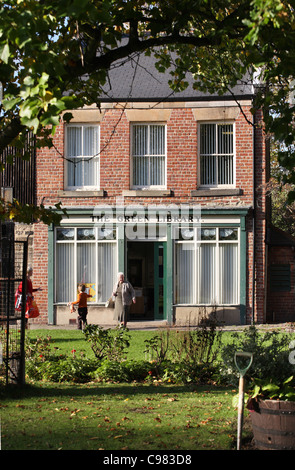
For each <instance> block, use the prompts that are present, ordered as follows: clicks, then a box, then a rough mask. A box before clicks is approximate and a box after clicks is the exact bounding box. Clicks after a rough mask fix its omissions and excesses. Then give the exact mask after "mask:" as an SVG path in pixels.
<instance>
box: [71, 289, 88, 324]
mask: <svg viewBox="0 0 295 470" xmlns="http://www.w3.org/2000/svg"><path fill="white" fill-rule="evenodd" d="M85 290H86V287H85V284H79V285H78V291H79V294H78V298H77V300H76V302H69V303H68V305H71V312H72V309H73V308H74V307H73V306H74V305H77V304H78V329H79V330H82V325H83V326H85V325H87V313H88V309H87V298H88V297H92V296H91V295H90V294H87V293H86V292H85Z"/></svg>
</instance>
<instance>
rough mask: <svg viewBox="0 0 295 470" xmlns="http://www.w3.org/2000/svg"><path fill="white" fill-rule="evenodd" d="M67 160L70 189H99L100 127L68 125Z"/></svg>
mask: <svg viewBox="0 0 295 470" xmlns="http://www.w3.org/2000/svg"><path fill="white" fill-rule="evenodd" d="M66 158H67V160H66V166H67V184H66V186H67V188H68V189H87V188H90V189H93V188H96V189H99V126H98V125H86V124H69V125H67V127H66Z"/></svg>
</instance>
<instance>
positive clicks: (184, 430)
mask: <svg viewBox="0 0 295 470" xmlns="http://www.w3.org/2000/svg"><path fill="white" fill-rule="evenodd" d="M130 334H131V345H130V349H129V356H130V357H133V359H144V356H145V355H144V340H145V339H146V338H148V337H151V336H153V335H154V334H155V332H153V331H132V332H130ZM40 335H42V336H47V335H48V336H51V338H52V340H54V343H53V344H54V346H55V347H57V348H59V351H60V352H61V353H66V354H71V351H72V350H73V349H75V350H76V353H75V354H79V352H80V351H84V352H85V353H86V354H87V355H90V356H91V355H93V353H92V351H91V348H90V346H89V344H88V343H86V341H85V340H84V335H83V332H81V331H78V330H58V329H56V330H55V329H54V330H29V331H28V336H29V337H30V338H31V339H34V338H36V337H38V336H40ZM236 393H237V390H234V389H232V388H226V387H217V386H209V385H208V386H195V385H172V384H171V385H169V384H164V383H159V382H155V383H152V384H139V383H132V384H122V383H120V384H102V383H94V382H91V383H88V384H72V383H62V384H57V383H48V382H47V383H46V382H38V383H33V382H30V381H28V380H27V384H26V386H25V387H22V388H13V387H9V388H8V389H6V388H5V387H4V388H2V389H1V388H0V418H1V448H2V450H23V449H27V450H30V449H31V450H57V449H62V450H98V449H102V450H122V449H123V450H147V451H149V450H213V449H214V450H221V449H222V450H230V449H235V445H236V444H235V442H236V427H237V424H236V422H237V411H236V409H234V408H233V406H232V398H233V396H234V395H235V394H236ZM246 413H247V412H246ZM243 436H244V441H245V442H247V441H249V440H250V439H251V431H250V430H249V429H248V428H247V417H246V423H245V429H244V433H243Z"/></svg>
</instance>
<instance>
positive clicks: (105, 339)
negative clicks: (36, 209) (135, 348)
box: [83, 325, 130, 361]
mask: <svg viewBox="0 0 295 470" xmlns="http://www.w3.org/2000/svg"><path fill="white" fill-rule="evenodd" d="M83 332H84V334H85V339H86V341H88V342H90V344H91V349H92V351H93V352H94V355H95V357H96V358H97V359H99V360H102V359H105V358H107V359H109V360H117V361H119V360H122V359H123V357H124V354H125V351H126V348H128V347H129V344H130V342H129V339H130V336H129V335H128V330H125V329H119V328H116V329H115V330H111V329H110V328H108V329H103V328H102V327H100V326H98V325H87V326H86V327H85V328H84V330H83Z"/></svg>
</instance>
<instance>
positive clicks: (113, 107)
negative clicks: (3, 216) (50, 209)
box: [34, 55, 267, 325]
mask: <svg viewBox="0 0 295 470" xmlns="http://www.w3.org/2000/svg"><path fill="white" fill-rule="evenodd" d="M151 60H152V58H151V57H146V56H144V55H142V56H141V58H140V61H139V62H138V63H136V65H135V64H134V63H132V62H128V63H126V64H124V65H121V66H120V67H119V66H118V67H114V68H113V69H112V70H111V71H110V75H109V81H108V83H107V84H106V86H105V94H104V95H103V96H101V106H100V108H98V107H96V106H95V105H93V106H90V107H88V108H85V109H78V110H76V111H74V112H72V114H73V119H72V120H71V122H70V123H69V124H65V123H63V124H61V125H60V126H59V128H58V130H57V132H56V134H55V136H54V147H52V148H50V149H49V148H44V149H40V150H38V152H37V170H36V171H37V173H36V176H37V179H36V181H37V201H41V200H42V201H43V203H44V204H45V205H47V206H50V205H52V204H54V203H57V202H59V201H61V202H62V204H63V207H65V208H67V212H68V217H63V220H62V222H61V225H60V226H58V227H55V226H50V227H49V228H48V227H47V226H45V225H43V224H35V228H34V285H36V286H40V287H42V292H39V293H38V294H37V296H36V300H37V302H38V305H39V309H40V312H41V315H40V317H39V318H38V319H37V320H36V321H39V322H40V321H43V322H48V323H50V324H57V325H58V324H69V323H71V322H73V321H75V315H71V314H70V311H69V308H68V307H67V303H68V302H69V301H72V300H75V299H76V294H77V284H78V283H79V282H84V283H85V284H86V286H87V289H88V291H89V292H90V293H91V294H92V298H91V299H90V301H89V302H88V305H89V316H88V318H89V322H92V323H98V324H101V325H104V324H105V325H106V324H112V323H113V315H112V311H110V310H109V309H106V308H105V302H106V301H107V299H108V298H109V297H110V295H111V292H112V288H113V284H114V282H115V281H116V279H117V273H118V272H120V271H123V272H124V273H125V276H126V277H128V279H129V281H130V282H131V283H132V284H133V286H134V288H135V290H136V297H137V302H136V304H135V305H134V306H133V307H132V311H131V319H145V320H163V321H166V322H167V323H168V324H188V323H190V324H195V323H196V321H197V320H198V318H199V317H200V315H203V314H204V313H206V314H207V315H209V314H211V313H212V312H217V314H218V318H219V319H221V320H222V321H224V322H225V323H227V324H246V323H250V322H251V320H255V321H256V322H263V320H264V318H265V288H266V286H265V271H266V268H265V266H266V259H265V243H264V242H265V230H266V229H265V217H266V198H265V193H264V191H265V190H264V183H265V180H266V174H267V172H266V165H267V161H266V151H265V137H264V134H263V129H262V126H261V115H260V114H259V115H255V116H253V115H252V113H251V107H252V100H253V96H254V93H255V90H254V88H253V87H252V86H250V85H245V84H242V83H241V84H240V85H237V86H236V87H235V88H234V89H232V90H230V92H229V93H228V94H226V95H224V96H222V97H221V96H218V95H217V94H216V95H210V94H205V93H201V92H199V91H196V90H194V88H193V86H192V80H191V84H190V86H189V87H188V88H187V89H186V90H185V91H183V92H179V93H172V91H171V89H170V88H169V87H168V84H167V83H168V76H167V74H166V75H165V74H160V73H159V72H157V71H156V69H155V68H154V67H151V63H150V61H151Z"/></svg>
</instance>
